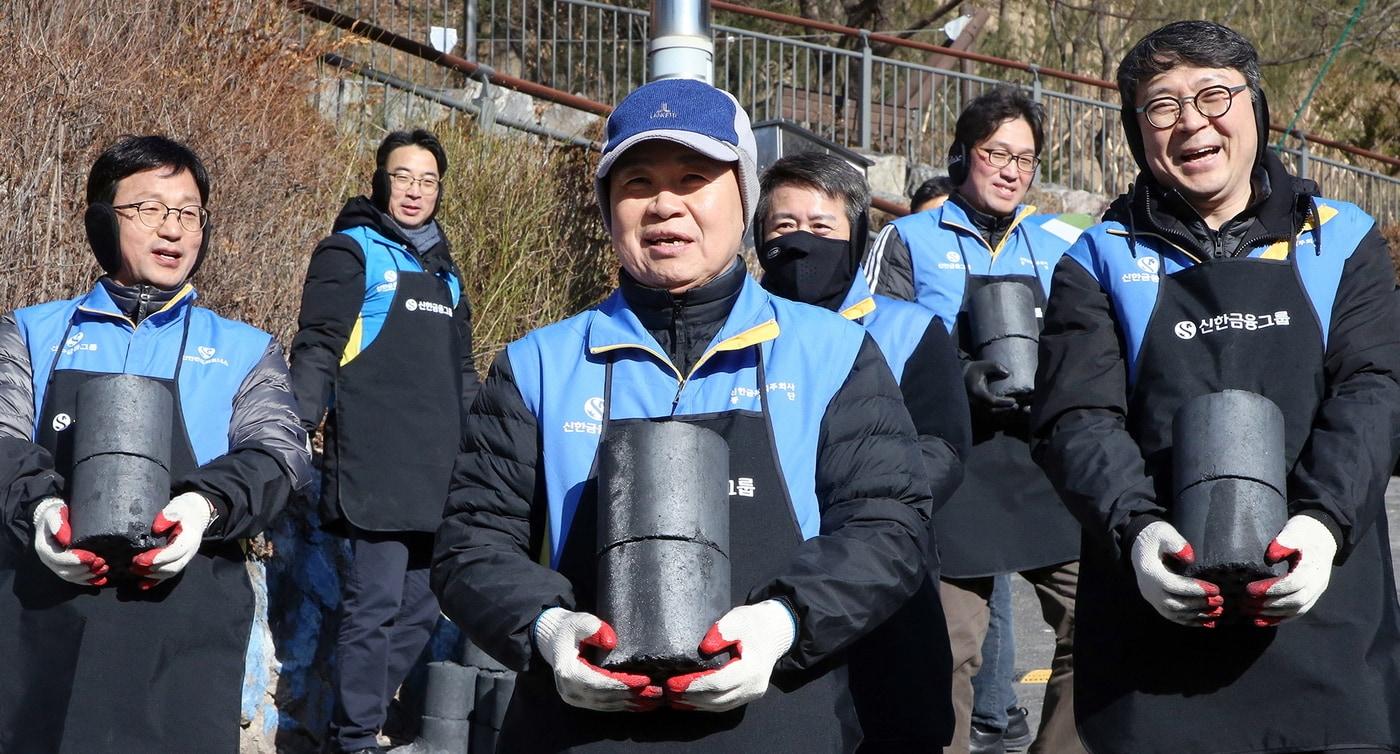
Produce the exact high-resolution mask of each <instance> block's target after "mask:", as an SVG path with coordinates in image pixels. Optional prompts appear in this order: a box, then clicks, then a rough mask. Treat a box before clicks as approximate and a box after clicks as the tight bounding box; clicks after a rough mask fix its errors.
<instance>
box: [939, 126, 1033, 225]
mask: <svg viewBox="0 0 1400 754" xmlns="http://www.w3.org/2000/svg"><path fill="white" fill-rule="evenodd" d="M969 151H970V154H969V155H968V156H969V157H970V160H969V162H968V171H967V180H965V181H963V185H962V186H960V187H959V188H958V193H959V194H961V195H962V197H963V198H964V199H966V200H967V202H968V204H971V205H972V207H973V208H974V209H976V210H977V211H979V212H985V213H987V214H989V215H995V216H996V217H1005V216H1006V215H1009V214H1011V213H1012V212H1015V211H1016V206H1017V205H1019V204H1020V203H1021V200H1022V199H1024V198H1025V196H1026V192H1027V191H1028V190H1030V187H1031V180H1032V179H1033V178H1034V177H1035V174H1034V171H1032V172H1030V173H1023V172H1021V169H1020V168H1019V167H1017V164H1016V160H1014V159H1013V160H1010V161H1008V162H1007V164H1006V165H1004V166H1002V167H996V166H994V165H992V164H991V162H989V161H988V156H987V155H988V153H989V152H1005V153H1007V154H1009V155H1012V156H1020V155H1030V156H1032V157H1035V156H1036V154H1035V134H1033V133H1032V132H1031V124H1030V123H1027V122H1026V119H1025V118H1013V119H1011V120H1007V121H1004V122H1002V124H1001V125H1000V126H998V127H997V130H995V131H993V132H992V133H991V135H989V136H988V137H987V138H985V139H983V140H981V141H979V142H977V143H976V144H974V145H973V147H972V149H971V150H969Z"/></svg>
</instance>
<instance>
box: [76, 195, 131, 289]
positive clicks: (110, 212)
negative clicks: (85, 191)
mask: <svg viewBox="0 0 1400 754" xmlns="http://www.w3.org/2000/svg"><path fill="white" fill-rule="evenodd" d="M83 228H84V229H85V230H87V239H88V246H89V247H91V248H92V255H93V256H95V257H97V264H98V265H99V266H101V267H102V271H103V272H105V273H107V274H108V275H114V274H116V272H117V270H118V269H119V268H120V267H121V263H122V254H121V246H120V243H119V242H118V241H117V211H116V210H114V209H112V205H111V204H110V203H108V202H94V203H92V204H89V205H88V208H87V212H85V213H83Z"/></svg>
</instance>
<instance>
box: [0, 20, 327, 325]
mask: <svg viewBox="0 0 1400 754" xmlns="http://www.w3.org/2000/svg"><path fill="white" fill-rule="evenodd" d="M3 13H5V16H4V18H3V20H0V70H5V71H8V72H10V73H8V74H7V75H6V76H5V79H6V80H5V81H4V85H3V86H0V246H3V248H4V249H6V253H5V255H4V259H3V262H0V309H4V310H8V309H11V308H14V307H17V306H23V305H26V304H31V303H35V302H38V301H43V300H48V299H53V298H60V297H71V296H74V295H77V294H78V293H80V292H82V291H83V290H86V289H87V288H88V287H89V286H90V285H91V283H92V280H93V279H94V278H95V276H96V275H97V274H98V269H97V266H96V264H95V263H94V262H93V261H92V256H91V254H90V252H89V251H88V248H87V244H86V240H85V237H84V233H83V228H82V210H83V194H84V186H85V183H86V180H87V172H88V168H89V167H90V166H91V164H92V160H93V159H94V158H95V157H96V155H97V154H98V152H100V151H101V149H102V148H103V147H105V146H106V145H108V144H110V143H112V141H114V140H115V139H116V138H117V137H118V136H119V135H122V134H128V133H159V134H164V135H166V136H169V137H172V138H174V139H177V140H180V141H183V142H186V143H188V144H189V145H191V146H192V147H193V148H194V149H195V150H196V151H197V152H198V153H199V154H200V155H201V157H202V158H203V159H204V160H205V163H206V165H207V167H208V168H209V171H210V174H211V182H212V191H211V196H210V202H209V206H210V210H211V212H212V213H213V217H214V222H215V223H216V226H217V227H216V230H215V235H214V237H213V239H212V243H211V256H210V258H209V260H208V263H207V264H206V265H205V266H204V267H203V268H202V269H201V271H200V274H199V276H198V278H197V279H196V281H195V282H196V283H197V284H198V286H199V288H200V289H201V292H202V293H203V294H204V296H205V298H204V302H205V303H206V304H207V305H211V306H213V307H214V308H216V309H218V310H219V311H220V312H221V313H223V314H225V315H227V316H233V317H237V318H239V319H244V320H247V321H249V322H251V323H253V324H255V325H257V326H259V327H263V328H265V329H268V330H271V331H272V332H274V333H276V334H278V335H279V336H282V337H283V338H285V337H287V336H288V335H289V333H290V327H291V324H292V323H293V322H294V318H295V307H296V303H297V291H298V290H299V288H300V279H301V273H302V270H303V269H304V265H305V261H304V253H303V252H302V250H305V249H309V248H310V247H311V245H312V244H313V243H314V241H315V239H316V237H317V236H319V235H320V234H322V233H324V230H325V228H326V227H327V224H328V216H327V214H326V212H325V208H326V207H327V206H331V205H333V204H334V198H335V197H338V196H341V195H343V194H344V193H345V190H346V186H347V183H348V179H349V178H350V176H349V175H348V174H347V171H346V169H345V167H344V165H345V164H347V161H346V160H345V159H344V156H345V155H346V154H347V153H348V151H349V150H350V148H351V147H350V143H349V140H348V139H346V138H344V137H342V136H339V135H337V133H336V132H335V130H334V128H333V127H332V126H331V125H330V124H328V123H325V122H324V121H322V120H321V119H320V118H318V117H317V115H316V112H315V110H314V109H313V108H312V107H311V106H310V105H309V104H307V102H306V97H305V94H304V92H305V88H306V85H307V84H308V83H309V81H310V76H311V73H312V72H314V65H313V60H314V55H315V54H317V52H318V51H316V50H314V49H311V47H308V46H303V47H300V48H294V47H289V46H287V44H286V41H287V40H288V39H291V38H292V37H291V36H290V35H291V34H292V33H293V31H294V29H295V26H294V23H295V21H294V19H292V17H291V16H290V14H289V13H288V12H287V11H285V10H283V9H282V8H281V7H280V4H274V3H267V2H261V1H259V0H214V2H209V3H182V2H175V1H174V0H165V1H161V0H97V1H95V2H75V1H74V0H59V1H58V2H43V1H42V0H21V2H19V3H17V4H14V5H12V6H10V8H9V9H8V10H7V11H3ZM313 41H314V40H313Z"/></svg>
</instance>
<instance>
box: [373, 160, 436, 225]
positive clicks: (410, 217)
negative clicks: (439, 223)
mask: <svg viewBox="0 0 1400 754" xmlns="http://www.w3.org/2000/svg"><path fill="white" fill-rule="evenodd" d="M384 170H385V172H387V173H388V174H389V175H390V177H391V178H392V177H393V176H394V175H406V176H408V177H409V178H411V179H417V180H413V181H412V182H410V183H409V184H408V185H407V186H406V187H403V188H400V187H399V186H398V185H397V183H396V182H395V181H392V180H391V181H390V182H389V216H390V217H392V218H394V221H395V222H397V223H398V224H399V225H402V226H404V227H405V228H417V227H418V226H420V225H422V224H423V223H426V222H427V221H428V218H429V217H432V215H433V210H434V209H436V208H437V201H438V194H439V192H440V188H439V187H440V185H441V184H439V183H437V182H438V181H441V180H442V176H440V175H438V167H437V158H435V157H433V153H432V152H429V151H428V150H426V149H424V148H422V147H420V146H417V145H414V144H409V145H407V146H402V147H399V148H398V149H395V150H394V151H392V152H390V153H389V159H387V160H385V161H384ZM425 178H426V179H430V180H429V183H432V184H433V186H434V188H435V189H438V190H434V191H425V190H424V189H423V180H421V179H425Z"/></svg>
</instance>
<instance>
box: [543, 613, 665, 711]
mask: <svg viewBox="0 0 1400 754" xmlns="http://www.w3.org/2000/svg"><path fill="white" fill-rule="evenodd" d="M534 633H535V649H536V650H538V651H539V653H540V656H541V657H543V658H544V661H545V662H548V663H549V666H550V667H551V668H554V688H556V689H558V691H559V697H560V698H562V699H563V700H564V701H566V702H568V703H569V704H572V705H573V706H575V707H582V708H584V709H591V710H598V711H599V712H646V711H648V710H653V709H656V707H658V706H660V704H661V700H662V696H663V695H662V691H661V687H660V686H657V685H654V684H653V683H652V682H651V679H650V678H648V677H646V676H644V675H638V674H635V673H615V672H613V671H611V670H604V669H603V668H600V667H598V666H597V665H594V664H593V663H591V662H589V661H588V660H587V659H585V658H584V657H583V654H582V653H581V649H582V647H584V646H590V647H599V648H601V649H613V648H615V647H616V646H617V634H616V633H615V632H614V631H613V627H612V626H609V625H608V624H607V623H604V622H603V620H602V619H601V618H599V617H598V616H596V615H592V614H590V613H576V612H574V611H572V610H565V609H564V608H562V607H551V608H549V609H548V610H545V611H544V612H542V613H540V615H539V617H538V618H535V628H534Z"/></svg>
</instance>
